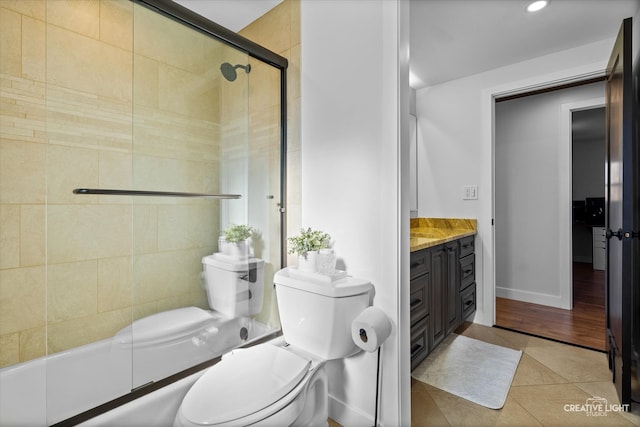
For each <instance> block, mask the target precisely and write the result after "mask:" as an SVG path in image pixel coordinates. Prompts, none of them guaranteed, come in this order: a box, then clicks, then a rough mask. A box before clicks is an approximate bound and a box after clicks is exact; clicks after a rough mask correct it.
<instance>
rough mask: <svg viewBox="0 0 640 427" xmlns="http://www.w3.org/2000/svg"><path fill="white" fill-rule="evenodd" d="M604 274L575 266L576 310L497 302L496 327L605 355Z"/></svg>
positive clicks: (502, 299)
mask: <svg viewBox="0 0 640 427" xmlns="http://www.w3.org/2000/svg"><path fill="white" fill-rule="evenodd" d="M604 280H605V279H604V271H600V270H593V269H592V268H591V264H585V263H574V264H573V310H562V309H559V308H554V307H547V306H544V305H538V304H530V303H526V302H522V301H515V300H510V299H505V298H496V325H497V326H500V327H503V328H507V329H512V330H514V331H521V332H525V333H528V334H533V335H537V336H541V337H545V338H551V339H554V340H558V341H561V342H566V343H569V344H575V345H579V346H583V347H587V348H592V349H594V350H600V351H605V334H606V332H605V305H604V304H605V283H604Z"/></svg>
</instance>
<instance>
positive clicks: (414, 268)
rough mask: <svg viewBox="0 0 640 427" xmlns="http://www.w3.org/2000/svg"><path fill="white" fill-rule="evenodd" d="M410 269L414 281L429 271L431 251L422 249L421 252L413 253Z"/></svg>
mask: <svg viewBox="0 0 640 427" xmlns="http://www.w3.org/2000/svg"><path fill="white" fill-rule="evenodd" d="M409 268H410V274H409V276H410V277H411V278H412V279H413V278H415V277H418V276H420V275H421V274H424V273H426V272H427V271H429V251H428V250H426V249H422V250H419V251H415V252H411V264H410V267H409Z"/></svg>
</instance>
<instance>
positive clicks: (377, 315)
mask: <svg viewBox="0 0 640 427" xmlns="http://www.w3.org/2000/svg"><path fill="white" fill-rule="evenodd" d="M390 334H391V320H389V318H388V317H387V315H386V314H384V312H383V311H382V310H380V309H379V308H377V307H368V308H367V309H365V310H364V311H363V312H362V313H360V314H359V315H358V317H356V318H355V319H354V320H353V322H351V338H352V339H353V342H354V343H356V345H357V346H358V347H360V348H361V349H363V350H364V351H368V352H369V353H372V352H374V351H376V350H377V349H378V347H380V346H381V345H382V343H383V342H384V340H386V339H387V337H389V335H390Z"/></svg>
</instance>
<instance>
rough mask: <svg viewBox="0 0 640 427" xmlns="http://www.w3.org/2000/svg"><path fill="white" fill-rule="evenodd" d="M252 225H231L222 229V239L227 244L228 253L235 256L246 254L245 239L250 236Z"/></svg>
mask: <svg viewBox="0 0 640 427" xmlns="http://www.w3.org/2000/svg"><path fill="white" fill-rule="evenodd" d="M251 233H253V227H250V226H248V225H231V226H229V227H228V228H227V229H226V230H225V231H224V241H225V242H226V243H227V244H228V248H229V249H230V255H231V256H233V257H235V258H246V257H247V255H248V252H249V251H248V247H247V239H249V237H251Z"/></svg>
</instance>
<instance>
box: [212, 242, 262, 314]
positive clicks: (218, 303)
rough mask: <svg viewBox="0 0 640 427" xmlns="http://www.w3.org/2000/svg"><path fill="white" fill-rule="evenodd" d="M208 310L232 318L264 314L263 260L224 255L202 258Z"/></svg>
mask: <svg viewBox="0 0 640 427" xmlns="http://www.w3.org/2000/svg"><path fill="white" fill-rule="evenodd" d="M202 266H203V268H204V276H205V282H206V291H207V300H208V301H209V307H210V308H211V309H212V310H215V311H217V312H219V313H222V314H224V315H226V316H229V317H239V316H252V315H254V314H258V313H260V311H262V294H263V288H264V260H262V259H259V258H248V259H243V260H240V259H237V258H233V257H231V256H228V255H224V254H218V253H216V254H213V255H209V256H206V257H204V258H202Z"/></svg>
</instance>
